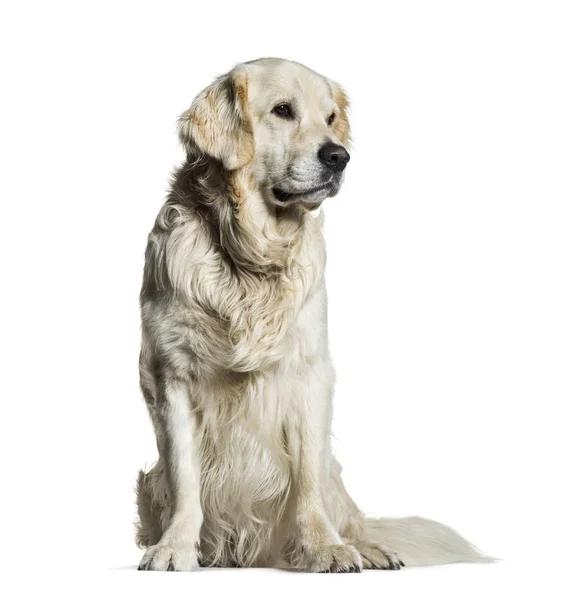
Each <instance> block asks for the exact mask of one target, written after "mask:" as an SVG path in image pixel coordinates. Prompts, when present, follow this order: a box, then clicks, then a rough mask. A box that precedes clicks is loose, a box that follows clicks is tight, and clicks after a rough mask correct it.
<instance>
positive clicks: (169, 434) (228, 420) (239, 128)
mask: <svg viewBox="0 0 576 600" xmlns="http://www.w3.org/2000/svg"><path fill="white" fill-rule="evenodd" d="M178 127H179V138H180V141H181V143H182V144H183V146H184V149H185V151H186V158H185V160H184V162H183V164H182V166H181V167H180V168H178V169H177V170H176V172H175V173H174V175H173V179H172V182H171V188H170V191H169V194H168V197H167V199H166V202H165V204H164V205H163V207H162V208H161V210H160V213H159V214H158V217H157V219H156V222H155V225H154V228H153V229H152V232H151V233H150V235H149V239H148V245H147V248H146V254H145V267H144V277H143V284H142V291H141V295H140V301H141V313H142V349H141V354H140V362H139V366H140V383H141V389H142V393H143V396H144V399H145V402H146V404H147V407H148V410H149V412H150V415H151V420H152V423H153V426H154V431H155V434H156V440H157V446H158V453H159V459H158V461H157V463H156V464H155V466H154V467H153V468H152V469H151V470H150V471H148V472H142V471H141V472H140V474H139V478H138V481H137V505H138V514H139V523H138V524H137V543H138V544H139V546H140V547H142V548H145V549H146V550H145V553H144V556H143V558H142V561H141V563H140V566H139V569H141V570H154V571H171V570H172V571H188V570H193V569H196V568H197V567H201V566H206V567H208V566H218V567H271V566H285V567H291V568H295V569H298V570H301V571H311V572H339V573H340V572H360V571H361V570H362V569H394V570H396V569H400V568H401V567H403V566H414V565H433V564H441V563H450V562H458V561H472V562H482V561H487V560H490V559H489V558H487V557H485V556H483V555H482V554H481V553H480V552H479V551H478V550H477V549H476V548H475V547H474V546H472V545H471V544H469V543H468V542H467V541H466V540H464V539H463V538H462V537H461V536H460V535H458V534H457V533H456V532H454V531H453V530H452V529H450V528H448V527H447V526H445V525H442V524H440V523H436V522H434V521H429V520H426V519H422V518H419V517H410V518H405V519H369V518H366V517H365V516H364V514H363V513H362V512H361V511H360V510H359V508H358V507H357V506H356V504H355V503H354V501H353V500H352V499H351V498H350V496H349V495H348V493H347V491H346V489H345V487H344V484H343V482H342V478H341V468H340V466H339V464H338V463H337V462H336V460H335V459H334V458H333V456H332V453H331V448H330V427H331V417H332V394H333V387H334V371H333V367H332V364H331V362H330V356H329V351H328V343H327V318H326V286H325V283H324V265H325V257H326V254H325V246H324V241H323V235H322V221H323V218H322V208H321V204H322V203H323V201H324V200H326V199H327V198H329V197H332V196H334V195H335V194H336V193H337V192H338V191H339V189H340V187H341V185H342V182H343V179H344V172H345V169H346V166H347V164H348V162H349V160H350V154H349V152H350V124H349V104H348V99H347V96H346V93H345V91H344V90H343V88H342V87H341V86H340V85H338V84H337V83H335V82H334V81H332V80H331V79H328V78H326V77H323V76H321V75H319V74H318V73H316V72H314V71H312V70H310V69H308V68H307V67H305V66H303V65H301V64H298V63H295V62H291V61H287V60H281V59H271V58H267V59H260V60H256V61H252V62H247V63H244V64H241V65H238V66H237V67H235V68H234V69H233V70H232V71H230V72H229V73H227V74H226V75H223V76H221V77H219V78H217V79H216V80H215V81H214V82H213V83H212V84H211V85H210V86H209V87H207V88H206V89H204V90H203V91H202V92H201V93H200V94H199V95H198V96H197V97H196V98H195V99H194V101H193V102H192V105H191V107H190V109H189V110H187V111H186V112H185V113H184V114H183V115H182V116H181V117H180V119H179V122H178Z"/></svg>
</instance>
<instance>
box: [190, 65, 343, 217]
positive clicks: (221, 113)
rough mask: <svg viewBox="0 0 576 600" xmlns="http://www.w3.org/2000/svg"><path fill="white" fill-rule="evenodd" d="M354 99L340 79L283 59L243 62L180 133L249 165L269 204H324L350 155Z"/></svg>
mask: <svg viewBox="0 0 576 600" xmlns="http://www.w3.org/2000/svg"><path fill="white" fill-rule="evenodd" d="M347 111H348V99H347V97H346V94H345V92H344V91H343V89H342V88H341V87H340V86H339V85H338V84H336V83H334V82H333V81H331V80H329V79H327V78H325V77H322V76H321V75H319V74H318V73H315V72H314V71H312V70H310V69H308V68H306V67H304V66H303V65H300V64H298V63H294V62H290V61H287V60H281V59H270V58H267V59H261V60H257V61H254V62H250V63H245V64H242V65H239V66H238V67H236V68H235V69H233V70H232V71H231V72H230V73H228V74H227V75H224V76H222V77H219V78H218V79H217V80H216V81H215V82H214V83H213V84H212V85H210V86H209V87H207V88H206V89H205V90H203V91H202V92H201V93H200V94H199V95H198V96H197V97H196V98H195V99H194V101H193V103H192V106H191V107H190V109H189V110H188V111H186V112H185V113H184V114H183V115H182V116H181V118H180V121H179V125H180V139H181V141H182V143H183V144H184V145H185V146H186V147H188V148H189V149H191V150H195V151H196V152H198V151H199V152H200V153H202V154H206V155H208V156H211V157H212V158H215V159H217V160H218V161H220V162H221V163H222V165H223V168H224V169H226V170H228V171H235V170H238V169H249V170H250V173H251V175H252V178H253V180H254V181H255V182H256V185H257V186H258V187H259V190H260V192H261V193H262V195H263V197H264V198H265V199H266V201H267V202H269V203H271V204H275V205H279V206H287V205H293V204H303V205H307V206H316V205H319V204H320V203H321V202H322V201H323V200H324V199H326V198H327V197H329V196H334V195H335V194H336V193H337V192H338V190H339V189H340V186H341V184H342V180H343V175H344V169H345V168H346V165H347V163H348V161H349V160H350V155H349V154H348V149H349V146H350V127H349V122H348V114H347Z"/></svg>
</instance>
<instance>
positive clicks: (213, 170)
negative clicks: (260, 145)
mask: <svg viewBox="0 0 576 600" xmlns="http://www.w3.org/2000/svg"><path fill="white" fill-rule="evenodd" d="M168 202H170V203H178V204H181V205H184V206H186V207H187V208H188V209H192V210H193V211H197V212H198V213H200V214H201V215H202V218H203V219H204V220H205V221H206V222H208V223H210V225H211V226H212V228H213V229H214V233H215V236H216V238H217V241H218V243H219V245H220V247H221V248H222V251H223V252H224V253H225V254H226V255H227V257H228V258H229V259H230V261H231V262H232V263H233V264H234V265H235V266H236V267H237V268H240V269H242V270H244V271H248V272H253V273H261V274H267V275H271V274H286V273H288V272H289V271H290V269H291V268H292V266H293V265H294V263H296V262H297V259H298V254H299V252H300V250H301V248H302V245H303V244H304V243H305V238H306V237H309V236H314V237H317V236H321V235H322V233H321V229H322V223H321V222H322V219H315V218H314V216H312V215H310V213H309V211H308V210H306V209H304V208H302V207H299V206H290V207H286V208H283V207H275V206H272V205H270V204H268V203H267V202H266V201H265V199H264V198H263V195H262V192H261V190H260V189H259V187H258V185H257V183H256V181H255V178H254V177H253V175H252V173H251V171H250V169H249V167H247V168H243V169H239V170H237V171H226V170H224V168H223V167H222V165H221V163H219V162H218V161H215V160H212V159H210V158H208V157H206V156H195V155H193V154H189V155H188V156H187V159H186V161H185V162H184V164H183V165H182V166H181V167H180V169H178V170H177V171H176V173H175V174H174V177H173V181H172V189H171V194H170V196H169V198H168Z"/></svg>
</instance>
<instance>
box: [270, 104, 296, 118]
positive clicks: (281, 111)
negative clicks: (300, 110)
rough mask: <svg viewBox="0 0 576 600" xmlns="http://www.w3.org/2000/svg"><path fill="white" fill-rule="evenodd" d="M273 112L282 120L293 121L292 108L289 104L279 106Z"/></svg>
mask: <svg viewBox="0 0 576 600" xmlns="http://www.w3.org/2000/svg"><path fill="white" fill-rule="evenodd" d="M272 112H273V113H274V114H275V115H276V116H277V117H280V118H281V119H293V118H294V115H293V113H292V107H291V106H290V104H288V103H287V102H283V103H282V104H278V105H277V106H275V107H274V108H273V109H272Z"/></svg>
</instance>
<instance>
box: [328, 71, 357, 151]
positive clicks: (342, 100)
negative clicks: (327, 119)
mask: <svg viewBox="0 0 576 600" xmlns="http://www.w3.org/2000/svg"><path fill="white" fill-rule="evenodd" d="M330 87H331V88H332V94H333V96H334V101H335V102H336V105H337V106H338V117H337V118H336V121H335V122H334V125H333V131H334V133H335V135H336V137H337V138H338V139H339V140H340V141H341V142H342V144H344V146H346V147H349V146H350V145H351V143H352V137H351V136H350V113H349V111H350V101H349V100H348V96H347V95H346V92H345V91H344V88H342V87H341V86H340V85H339V84H337V83H336V82H335V81H331V82H330Z"/></svg>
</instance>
